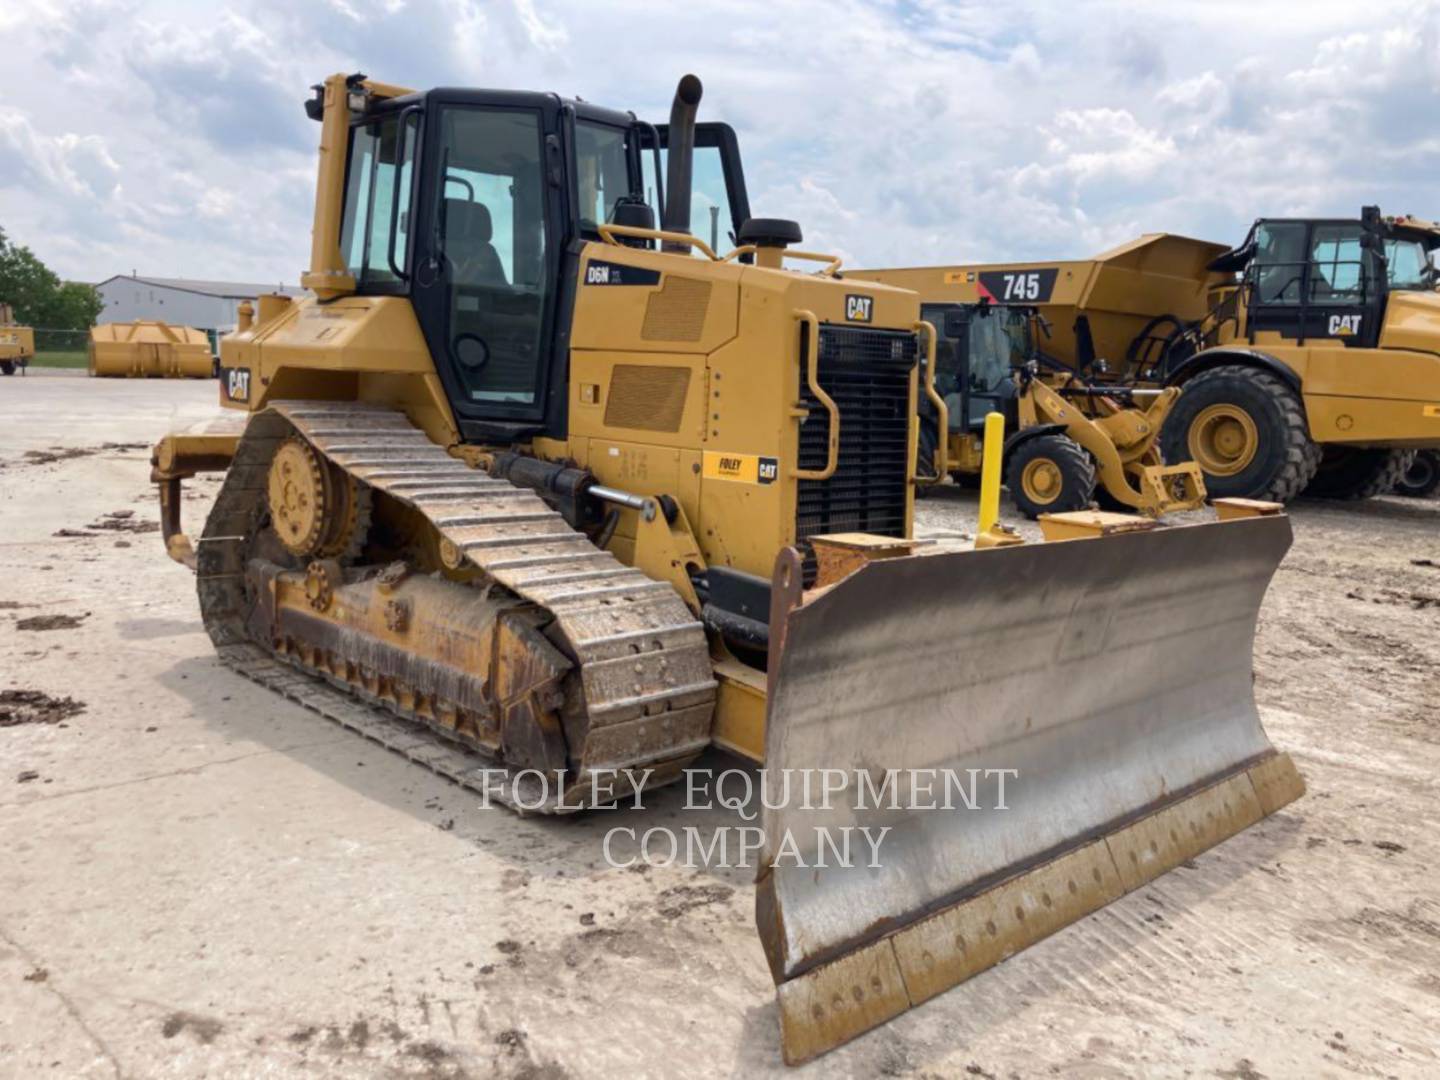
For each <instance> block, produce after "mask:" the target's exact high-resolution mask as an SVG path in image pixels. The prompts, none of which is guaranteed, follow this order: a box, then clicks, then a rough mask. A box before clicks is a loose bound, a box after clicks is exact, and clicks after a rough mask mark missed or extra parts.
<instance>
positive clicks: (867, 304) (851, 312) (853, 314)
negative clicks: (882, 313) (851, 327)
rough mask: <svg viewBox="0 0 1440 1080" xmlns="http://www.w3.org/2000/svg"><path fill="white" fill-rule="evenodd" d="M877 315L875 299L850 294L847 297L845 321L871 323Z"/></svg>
mask: <svg viewBox="0 0 1440 1080" xmlns="http://www.w3.org/2000/svg"><path fill="white" fill-rule="evenodd" d="M874 315H875V298H874V297H873V296H860V295H858V294H856V293H850V294H848V295H847V296H846V297H845V321H846V322H869V321H870V320H871V319H872V318H874Z"/></svg>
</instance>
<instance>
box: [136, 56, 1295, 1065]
mask: <svg viewBox="0 0 1440 1080" xmlns="http://www.w3.org/2000/svg"><path fill="white" fill-rule="evenodd" d="M700 94H701V88H700V83H699V80H697V79H695V78H694V77H693V76H687V77H686V78H685V79H683V80H682V81H681V83H680V85H679V89H678V92H677V94H676V98H675V102H674V105H673V107H672V112H671V115H670V119H669V123H668V124H664V125H653V124H650V123H645V122H641V121H638V120H636V119H635V117H634V116H633V114H630V113H625V112H618V111H613V110H610V109H605V108H601V107H599V106H597V105H594V104H591V103H588V102H582V101H566V100H562V99H560V98H557V97H555V96H553V95H550V94H542V93H519V92H514V91H485V90H462V89H438V90H431V91H429V92H423V93H417V92H413V91H410V90H406V89H402V88H400V87H395V86H388V85H385V84H382V83H378V82H375V81H372V80H369V79H366V78H365V77H363V76H359V75H355V76H350V77H346V76H343V75H335V76H332V77H330V78H329V79H327V80H326V81H325V82H324V84H323V85H321V86H319V87H317V88H316V92H315V96H314V97H313V99H312V100H311V101H310V102H309V103H308V105H307V109H308V111H309V113H310V115H311V117H312V118H314V119H316V120H318V121H319V122H320V147H321V152H320V167H319V178H318V183H317V190H316V205H315V227H314V235H313V247H312V252H311V265H310V269H309V271H308V272H307V273H306V274H305V275H304V277H303V279H302V280H303V284H304V285H305V286H306V287H307V288H308V289H309V290H311V292H312V293H313V295H312V296H308V297H305V298H303V299H300V300H294V301H292V300H288V299H286V298H283V297H266V298H261V301H260V304H259V308H258V310H257V311H256V312H254V313H253V315H248V316H245V317H242V321H241V325H240V328H239V329H238V331H237V332H236V333H234V334H232V335H230V336H229V337H227V338H226V339H225V340H224V342H223V344H222V355H221V361H222V371H221V379H220V394H221V399H222V401H223V403H224V404H225V405H227V406H229V407H231V408H233V409H236V410H238V412H239V414H240V415H241V417H242V418H243V419H244V425H243V428H242V429H240V430H238V432H235V431H231V432H225V431H204V432H193V433H176V434H172V435H170V436H168V437H166V438H165V439H164V440H162V441H161V442H160V444H159V445H158V446H157V447H156V450H155V457H154V466H155V470H154V478H155V481H156V482H157V484H158V485H159V490H160V499H161V515H162V519H163V526H164V537H165V541H166V545H167V548H168V549H169V551H170V553H171V554H172V556H174V557H175V558H176V559H177V560H179V561H182V562H186V563H187V564H189V565H191V566H193V567H194V569H195V570H196V573H197V579H198V591H199V600H200V607H201V610H202V613H203V617H204V622H205V626H206V628H207V629H208V631H209V634H210V636H211V638H212V639H213V641H214V643H215V646H216V649H217V650H218V653H219V655H220V657H221V658H222V659H223V660H224V661H225V662H226V663H227V664H228V665H230V666H231V667H233V668H234V669H235V670H237V671H239V672H240V673H242V674H244V675H246V676H248V677H249V678H251V679H254V680H256V681H257V682H259V683H262V684H264V685H266V686H269V687H272V688H274V689H275V690H276V691H278V692H280V693H282V694H284V695H286V696H288V697H290V698H292V699H294V700H296V701H298V702H300V703H302V704H304V705H306V706H308V707H310V708H311V709H313V710H315V711H316V712H318V713H320V714H322V715H323V716H325V717H328V718H329V719H331V720H333V721H336V722H338V723H340V724H342V725H345V726H348V727H350V728H353V729H356V730H358V731H360V732H363V733H364V734H365V735H367V736H369V737H371V738H373V739H375V740H378V741H380V742H382V743H384V744H386V745H388V746H390V747H392V748H393V749H395V750H396V751H398V752H400V753H403V754H406V755H408V756H409V757H411V758H412V759H414V760H416V761H419V762H422V763H423V764H425V765H426V766H427V767H429V768H431V769H433V770H434V771H436V772H438V773H440V774H442V775H444V776H446V777H448V778H450V779H451V780H453V781H455V782H456V783H459V784H463V785H467V786H471V787H475V788H477V790H478V789H482V779H481V777H482V776H483V777H484V781H483V784H484V785H485V787H488V789H489V790H490V791H491V793H492V795H496V796H498V798H499V799H500V800H501V801H508V802H509V803H511V804H512V805H515V804H518V805H519V806H520V808H522V809H527V810H533V809H535V808H536V807H539V809H541V810H543V811H549V812H554V813H562V812H570V811H573V810H576V809H577V808H584V807H586V806H590V805H594V804H597V803H605V802H609V801H610V800H612V799H613V798H614V797H615V796H616V794H617V793H620V790H621V789H623V788H624V785H625V784H626V783H638V782H639V781H633V780H629V779H627V778H626V777H625V776H624V775H623V774H621V775H620V776H618V777H617V776H616V770H624V769H631V770H637V773H636V774H632V776H633V775H648V779H647V780H645V783H646V784H647V786H653V785H655V784H660V783H667V782H671V781H674V780H676V779H679V778H681V777H682V775H683V770H684V769H685V768H686V767H687V766H688V765H690V764H691V763H693V762H694V761H695V759H696V757H697V756H698V755H699V754H700V753H701V752H702V751H704V750H705V749H706V748H707V747H712V746H714V747H719V748H722V749H723V750H725V751H728V752H730V753H732V754H735V755H738V756H740V757H741V758H744V759H747V760H749V761H751V762H755V763H761V764H763V766H764V784H765V787H766V790H767V798H766V799H765V808H764V810H763V813H762V823H763V825H764V830H765V836H766V839H765V847H764V850H763V852H762V856H761V858H760V860H759V865H758V869H757V874H758V879H757V903H756V916H757V923H758V927H759V931H760V935H761V938H762V940H763V942H764V946H765V951H766V954H767V955H768V957H769V961H770V964H771V967H772V970H773V973H774V977H775V981H776V984H777V989H778V999H779V1013H780V1017H781V1030H782V1042H783V1045H784V1054H785V1057H786V1059H787V1060H788V1061H791V1062H797V1061H803V1060H805V1059H807V1058H810V1057H812V1056H814V1055H816V1054H819V1053H821V1052H823V1051H825V1050H827V1049H829V1048H831V1047H833V1046H836V1045H838V1044H840V1043H842V1042H844V1041H845V1040H847V1039H850V1038H852V1037H854V1036H856V1035H858V1034H860V1033H862V1032H864V1031H866V1030H867V1029H869V1028H871V1027H874V1026H876V1025H878V1024H881V1023H883V1022H885V1021H886V1020H888V1019H890V1018H891V1017H893V1016H895V1015H897V1014H898V1013H900V1012H902V1011H904V1010H905V1009H908V1008H910V1007H911V1006H912V1005H917V1004H919V1003H920V1002H922V1001H924V1000H925V999H926V998H928V997H930V996H932V995H934V994H937V993H939V992H941V991H942V990H944V989H945V988H946V987H949V986H953V985H955V984H956V983H959V982H961V981H963V980H965V979H967V978H968V977H970V976H971V975H973V974H975V973H977V972H979V971H981V970H983V969H984V968H986V967H988V966H990V965H992V964H994V963H996V962H998V961H999V960H1001V959H1002V958H1004V957H1006V956H1008V955H1010V954H1011V953H1013V952H1015V951H1017V950H1019V949H1022V948H1024V947H1025V946H1026V945H1028V944H1030V943H1032V942H1034V941H1036V940H1038V939H1040V938H1042V937H1044V936H1046V935H1047V934H1049V933H1051V932H1053V931H1055V930H1057V929H1059V928H1060V927H1062V926H1064V925H1066V924H1067V923H1070V922H1072V921H1074V920H1076V919H1079V918H1081V917H1082V916H1084V915H1085V914H1087V913H1089V912H1092V911H1094V910H1096V909H1097V908H1099V907H1101V906H1102V905H1104V904H1106V903H1108V902H1109V901H1111V900H1114V899H1116V898H1117V897H1120V896H1122V895H1124V894H1125V893H1126V892H1127V891H1129V890H1131V889H1134V888H1136V887H1137V886H1139V885H1140V884H1142V883H1143V882H1145V881H1148V880H1150V879H1152V878H1154V877H1155V876H1156V875H1158V874H1160V873H1162V872H1164V871H1165V870H1167V869H1169V868H1171V867H1173V866H1175V865H1177V864H1178V863H1181V862H1183V861H1185V860H1187V859H1189V858H1191V857H1192V856H1194V855H1195V854H1196V853H1198V852H1200V851H1203V850H1204V849H1206V848H1208V847H1210V846H1211V845H1213V844H1216V843H1218V842H1220V841H1221V840H1223V839H1224V838H1225V837H1227V836H1230V835H1231V834H1233V833H1235V832H1237V831H1239V830H1241V829H1244V828H1245V827H1247V826H1249V825H1251V824H1253V823H1255V822H1256V821H1258V820H1260V819H1261V818H1262V817H1264V816H1265V815H1267V814H1269V813H1271V812H1273V811H1274V810H1276V809H1277V808H1278V807H1280V806H1282V805H1284V804H1285V803H1287V802H1289V801H1290V800H1291V799H1294V798H1296V797H1297V796H1298V795H1299V794H1300V793H1301V791H1302V790H1303V788H1302V784H1301V781H1300V779H1299V776H1298V774H1297V773H1296V772H1295V769H1294V767H1293V765H1292V764H1291V763H1290V760H1289V758H1288V757H1287V756H1286V755H1284V754H1280V753H1277V751H1276V750H1275V749H1274V747H1273V746H1272V745H1271V743H1270V741H1269V740H1268V739H1267V737H1266V735H1265V732H1264V731H1263V729H1262V728H1261V725H1260V721H1259V717H1258V714H1257V712H1256V707H1255V702H1254V698H1253V695H1252V692H1251V649H1252V641H1253V635H1254V630H1255V621H1256V616H1257V612H1258V609H1259V607H1260V603H1261V600H1262V598H1263V596H1264V594H1265V590H1266V588H1267V585H1268V582H1269V580H1270V578H1271V575H1272V573H1273V572H1274V570H1275V568H1276V566H1277V565H1278V564H1279V562H1280V560H1281V558H1282V556H1283V555H1284V553H1285V551H1286V549H1287V547H1288V546H1289V544H1290V540H1291V534H1290V526H1289V523H1288V520H1287V519H1286V518H1285V517H1284V516H1283V514H1280V513H1279V512H1278V510H1279V508H1278V507H1274V506H1261V505H1251V504H1244V503H1232V504H1224V505H1222V506H1221V507H1220V510H1221V512H1222V513H1221V516H1222V518H1228V519H1230V520H1217V521H1212V522H1208V523H1204V524H1198V525H1192V526H1186V527H1176V528H1160V527H1156V526H1155V523H1154V522H1153V521H1145V520H1142V519H1138V518H1129V517H1104V516H1098V517H1097V516H1096V515H1095V514H1093V513H1084V514H1078V515H1069V516H1065V515H1056V516H1055V517H1054V518H1053V519H1051V520H1049V521H1047V522H1046V525H1047V527H1048V528H1050V529H1052V530H1054V534H1055V535H1067V536H1078V537H1088V538H1086V539H1078V540H1072V541H1069V542H1056V543H1039V544H1020V543H1018V542H1005V541H1014V537H1006V536H996V537H994V538H993V539H995V541H996V542H995V544H994V546H988V547H985V548H983V549H982V550H968V549H967V550H949V551H941V550H939V549H938V545H934V544H926V543H924V542H923V541H920V540H916V539H915V538H914V535H913V521H914V506H913V501H912V500H913V488H912V481H913V478H914V470H915V449H914V448H915V444H916V436H917V422H916V413H917V408H916V406H917V399H918V395H919V394H920V393H922V392H924V393H925V394H927V396H928V395H932V394H934V393H935V391H934V387H933V370H934V365H933V363H931V364H930V365H929V367H928V369H927V371H928V373H929V374H927V376H926V379H925V380H924V382H923V383H922V380H921V365H920V364H919V362H918V361H919V359H920V358H921V357H922V356H927V355H931V354H933V349H934V341H935V334H934V332H933V330H932V329H931V328H930V327H929V326H928V325H926V324H924V323H922V322H921V320H920V310H919V303H918V300H917V298H916V296H915V294H914V293H912V292H909V291H905V290H901V289H895V288H887V287H883V286H878V285H874V284H868V283H861V282H854V281H846V280H843V279H842V278H841V277H840V276H839V275H838V273H837V270H838V265H839V263H838V260H836V259H834V258H832V257H830V256H826V255H817V254H815V253H813V252H806V251H801V250H797V249H796V248H795V247H794V246H793V245H795V244H797V243H798V242H799V241H800V240H801V233H800V229H799V227H798V226H797V225H796V224H795V223H793V222H789V221H783V220H778V219H761V218H754V217H751V215H750V211H749V204H748V197H747V194H746V189H745V182H744V171H743V169H742V167H741V161H740V157H739V153H738V149H737V143H736V139H735V135H734V132H733V131H731V129H730V128H728V127H727V126H725V125H723V124H714V123H702V124H697V123H696V122H695V113H696V106H697V105H698V103H699V100H700ZM701 155H704V158H705V160H704V161H703V162H699V161H697V158H699V157H700V156H701ZM702 177H703V178H706V181H704V182H702V180H701V178H702ZM647 196H648V199H647ZM652 202H653V205H652ZM657 211H658V215H659V225H660V227H658V228H657V227H656V213H657ZM712 214H713V215H714V216H715V219H718V221H716V225H717V228H716V230H715V231H714V232H711V230H710V229H709V228H708V226H709V225H710V224H711V221H712V220H714V219H712ZM732 230H733V232H734V234H735V237H736V240H737V246H736V247H735V248H734V250H732V251H729V252H728V253H726V254H725V255H723V256H722V255H720V254H718V253H717V252H716V251H714V250H713V249H712V247H711V245H710V244H707V243H706V242H705V241H704V240H702V239H701V237H702V236H705V235H726V234H727V233H730V232H731V231H732ZM787 260H790V261H793V260H801V261H802V262H804V263H805V264H806V267H805V268H804V269H803V270H796V269H790V268H787V267H786V265H785V263H786V262H787ZM922 386H923V391H922ZM207 470H210V471H222V470H223V471H224V474H225V475H224V481H223V484H222V486H221V488H220V491H219V494H218V497H217V499H216V502H215V505H214V507H213V509H212V511H211V512H210V515H209V517H208V519H207V520H206V522H205V525H204V529H203V532H202V533H201V534H200V536H199V537H198V539H197V540H196V541H195V542H194V543H193V544H192V542H191V541H190V539H189V538H188V537H187V536H186V535H185V534H184V532H183V531H182V529H181V522H180V506H181V485H182V483H183V481H184V479H186V478H187V477H189V476H192V475H194V474H195V473H197V472H202V471H207ZM487 770H491V771H489V772H487ZM819 770H830V773H829V774H826V775H831V776H833V775H835V774H836V773H837V772H838V773H841V774H846V775H850V776H858V775H861V774H863V778H864V783H863V784H861V783H860V782H859V781H858V780H857V781H856V784H855V786H856V787H860V788H861V789H862V790H863V789H866V788H868V789H870V791H872V792H878V793H879V797H878V798H876V799H873V800H872V799H871V798H869V797H868V795H867V796H865V797H862V798H858V799H857V798H853V797H851V798H845V797H843V796H839V795H837V796H836V797H835V798H833V799H830V800H823V801H821V800H809V799H802V798H799V797H798V796H797V797H794V798H788V799H787V798H786V797H785V790H784V787H788V786H790V785H788V784H787V783H786V781H785V779H784V778H785V777H787V776H796V775H797V773H798V772H804V773H806V774H807V775H808V774H812V773H818V772H819ZM970 770H975V771H974V772H971V771H970ZM640 771H643V772H640ZM937 771H940V772H943V773H944V774H945V775H947V776H950V775H954V776H958V777H959V778H960V780H961V781H962V782H964V781H965V779H966V778H967V777H970V778H976V779H975V783H974V785H973V786H974V789H975V790H974V791H973V795H974V799H973V800H972V801H974V802H975V803H976V804H977V810H975V811H969V810H964V809H963V807H962V804H961V803H956V804H955V805H956V806H957V809H956V810H952V811H944V810H933V809H929V808H928V806H929V805H930V801H931V800H927V798H926V797H925V794H924V792H923V791H922V790H921V789H922V788H923V787H924V786H926V784H928V783H929V782H930V781H931V780H933V779H934V776H935V774H936V772H937ZM497 773H498V776H499V779H496V778H495V777H496V774H497ZM926 777H929V780H927V779H926ZM546 778H553V779H555V780H557V781H558V783H554V784H550V785H546V784H544V783H543V781H544V780H545V779H546ZM782 785H783V786H782ZM800 786H801V785H800V783H799V780H798V779H797V780H796V783H795V784H794V789H795V791H798V790H799V788H800ZM853 790H854V788H853V787H852V793H853ZM997 805H1004V806H1005V807H1006V808H1005V809H1003V810H999V809H994V807H995V806H997ZM987 807H988V808H989V809H986V808H987ZM847 827H850V828H854V827H869V828H871V829H872V830H873V833H874V835H877V836H883V837H884V840H883V842H882V844H881V847H880V850H879V852H878V857H877V859H876V860H871V859H870V858H868V857H867V858H865V859H863V860H860V859H856V860H854V861H853V862H852V861H850V860H840V861H839V862H838V863H837V861H835V860H827V859H825V858H824V857H823V856H824V853H825V851H826V850H827V849H826V848H824V847H822V846H821V845H823V844H826V843H829V842H830V841H827V840H826V839H825V831H826V830H827V829H835V828H847ZM832 840H833V837H832ZM872 861H873V862H874V865H871V863H872ZM802 864H803V865H802Z"/></svg>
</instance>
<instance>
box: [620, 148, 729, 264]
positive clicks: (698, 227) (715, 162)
mask: <svg viewBox="0 0 1440 1080" xmlns="http://www.w3.org/2000/svg"><path fill="white" fill-rule="evenodd" d="M669 160H670V159H669V151H668V150H661V151H660V168H661V169H669V167H670V166H669ZM641 166H642V171H643V175H644V184H645V201H646V202H648V203H649V204H650V205H651V206H655V205H656V202H655V158H654V155H653V154H652V153H650V152H648V151H647V152H646V153H644V154H642V155H641ZM691 174H692V183H691V188H690V191H691V194H690V235H691V236H697V237H699V238H700V239H701V240H703V241H705V243H707V244H709V245H710V249H711V250H712V251H714V252H715V253H716V254H717V255H723V254H725V253H726V252H727V251H729V250H731V249H732V248H733V247H735V222H734V220H733V219H732V216H731V213H730V189H729V187H727V186H726V183H725V164H724V159H723V158H722V157H721V154H720V148H719V147H718V146H697V147H695V156H694V158H693V161H692V165H691ZM661 175H662V178H663V176H664V174H663V173H662V174H661ZM665 197H666V198H667V199H668V198H669V197H670V193H669V192H668V191H667V192H666V193H665ZM691 254H693V255H700V252H699V251H696V250H694V249H692V250H691ZM702 257H703V256H702Z"/></svg>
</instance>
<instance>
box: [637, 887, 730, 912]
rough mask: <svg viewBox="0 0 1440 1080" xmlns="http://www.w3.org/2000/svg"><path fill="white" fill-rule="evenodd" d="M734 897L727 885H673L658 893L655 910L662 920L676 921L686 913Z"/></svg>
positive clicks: (721, 902)
mask: <svg viewBox="0 0 1440 1080" xmlns="http://www.w3.org/2000/svg"><path fill="white" fill-rule="evenodd" d="M733 895H735V890H734V889H732V888H730V887H729V886H728V885H675V886H672V887H671V888H668V889H665V890H664V891H662V892H661V893H660V895H659V896H658V897H656V900H657V901H658V902H657V904H656V907H655V910H656V911H657V912H658V913H659V914H660V917H661V918H664V919H678V918H680V916H682V915H684V914H685V913H686V912H687V911H694V910H695V909H696V908H702V907H709V906H710V905H711V904H723V903H724V902H725V901H726V900H729V899H730V897H731V896H733Z"/></svg>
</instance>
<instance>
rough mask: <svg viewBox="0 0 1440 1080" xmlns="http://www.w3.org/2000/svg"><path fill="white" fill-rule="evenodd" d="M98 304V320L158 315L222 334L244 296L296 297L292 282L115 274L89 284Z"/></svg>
mask: <svg viewBox="0 0 1440 1080" xmlns="http://www.w3.org/2000/svg"><path fill="white" fill-rule="evenodd" d="M95 291H96V292H97V293H98V294H99V296H100V299H101V301H102V302H103V303H104V305H105V306H104V308H103V309H102V310H101V312H100V318H99V320H98V321H99V322H102V323H111V322H131V321H133V320H135V319H162V320H164V321H165V322H168V323H177V324H180V325H182V326H193V327H195V328H196V329H197V330H204V331H206V332H207V333H209V334H210V337H211V341H212V342H213V341H214V339H215V337H216V335H217V334H227V333H229V332H230V331H231V330H233V329H235V325H236V323H237V322H238V321H239V316H238V315H237V309H238V308H239V307H240V304H241V303H242V302H244V301H246V300H250V301H252V302H253V301H254V300H255V298H256V297H257V296H261V295H262V294H265V293H275V292H278V293H284V294H286V295H287V296H302V295H304V292H305V290H304V289H301V288H299V287H298V286H294V285H280V284H269V285H257V284H250V283H247V282H236V281H190V280H187V279H184V278H152V277H137V276H135V275H133V274H117V275H116V276H114V277H112V278H107V279H106V280H104V281H102V282H100V284H99V285H96V286H95Z"/></svg>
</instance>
